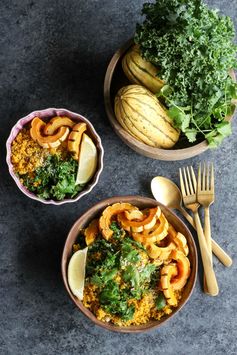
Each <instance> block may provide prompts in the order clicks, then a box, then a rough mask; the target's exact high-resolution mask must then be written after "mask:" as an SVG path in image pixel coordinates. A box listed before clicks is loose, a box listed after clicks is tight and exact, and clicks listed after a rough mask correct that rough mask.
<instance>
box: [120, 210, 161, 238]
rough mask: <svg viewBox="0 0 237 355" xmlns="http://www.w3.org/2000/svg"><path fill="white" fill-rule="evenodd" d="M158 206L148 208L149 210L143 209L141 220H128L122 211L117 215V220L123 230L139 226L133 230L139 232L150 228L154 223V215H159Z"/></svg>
mask: <svg viewBox="0 0 237 355" xmlns="http://www.w3.org/2000/svg"><path fill="white" fill-rule="evenodd" d="M160 213H161V211H160V207H158V206H157V207H154V208H150V209H149V210H145V211H143V216H144V218H143V219H142V220H128V219H127V218H126V216H125V214H124V213H121V215H119V222H120V223H121V225H122V227H123V228H124V229H125V230H128V231H130V230H132V228H139V230H134V229H133V231H134V232H140V231H142V230H143V229H149V228H152V227H153V226H154V225H155V223H156V217H157V216H158V217H159V216H160Z"/></svg>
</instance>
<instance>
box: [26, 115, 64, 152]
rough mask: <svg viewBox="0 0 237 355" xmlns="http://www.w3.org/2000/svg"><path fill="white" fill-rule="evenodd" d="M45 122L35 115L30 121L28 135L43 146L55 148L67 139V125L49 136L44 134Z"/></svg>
mask: <svg viewBox="0 0 237 355" xmlns="http://www.w3.org/2000/svg"><path fill="white" fill-rule="evenodd" d="M45 125H46V124H45V122H43V121H42V120H41V119H40V118H39V117H35V118H34V119H33V120H32V122H31V128H30V135H31V138H32V139H33V140H34V141H36V142H37V143H38V144H39V145H40V146H41V147H43V148H56V147H58V146H59V145H60V144H61V143H62V142H64V141H65V140H66V139H67V136H68V134H69V128H68V127H60V128H59V129H58V130H57V132H56V133H55V134H53V135H51V136H44V135H43V130H44V128H45Z"/></svg>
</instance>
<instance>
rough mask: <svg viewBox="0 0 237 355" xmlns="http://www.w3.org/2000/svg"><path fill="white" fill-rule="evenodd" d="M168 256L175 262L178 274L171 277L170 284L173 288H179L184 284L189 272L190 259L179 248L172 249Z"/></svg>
mask: <svg viewBox="0 0 237 355" xmlns="http://www.w3.org/2000/svg"><path fill="white" fill-rule="evenodd" d="M170 257H171V258H172V259H173V260H175V261H176V262H177V269H178V275H177V276H175V277H174V278H173V279H172V281H171V285H172V287H173V288H174V290H181V289H182V288H183V287H184V286H185V285H186V282H187V280H188V278H189V275H190V272H191V268H190V261H189V259H188V258H187V256H185V255H184V253H182V252H181V251H179V250H173V251H172V252H171V255H170Z"/></svg>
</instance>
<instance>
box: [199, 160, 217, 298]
mask: <svg viewBox="0 0 237 355" xmlns="http://www.w3.org/2000/svg"><path fill="white" fill-rule="evenodd" d="M214 189H215V188H214V167H213V164H211V165H210V164H205V163H203V169H202V164H200V165H199V169H198V184H197V201H198V202H199V203H200V205H201V206H203V207H204V235H205V238H206V243H207V248H208V250H209V252H210V253H211V261H212V244H211V221H210V211H209V207H210V205H211V204H213V202H214V200H215V191H214ZM204 291H205V292H206V293H208V288H207V285H206V280H205V277H204Z"/></svg>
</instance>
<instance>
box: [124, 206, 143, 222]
mask: <svg viewBox="0 0 237 355" xmlns="http://www.w3.org/2000/svg"><path fill="white" fill-rule="evenodd" d="M124 215H125V217H126V218H127V219H128V220H129V221H131V220H133V219H137V220H139V221H141V220H142V219H143V217H144V216H143V213H142V212H141V211H139V210H138V209H137V208H134V209H133V210H131V211H124Z"/></svg>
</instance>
